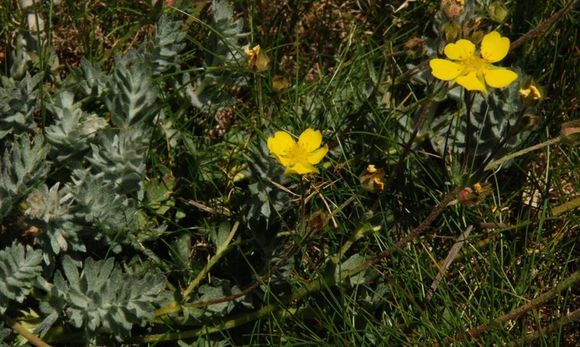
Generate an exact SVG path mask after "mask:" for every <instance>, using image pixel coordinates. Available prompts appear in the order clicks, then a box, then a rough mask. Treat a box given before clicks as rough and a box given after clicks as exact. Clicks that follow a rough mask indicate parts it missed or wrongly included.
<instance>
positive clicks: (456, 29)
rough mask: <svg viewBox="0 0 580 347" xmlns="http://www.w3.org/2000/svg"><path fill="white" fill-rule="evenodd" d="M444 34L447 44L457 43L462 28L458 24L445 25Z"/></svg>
mask: <svg viewBox="0 0 580 347" xmlns="http://www.w3.org/2000/svg"><path fill="white" fill-rule="evenodd" d="M442 29H443V34H444V36H445V41H447V42H455V41H457V39H458V38H459V34H460V33H461V27H460V26H459V24H457V23H452V22H449V23H445V24H443V27H442Z"/></svg>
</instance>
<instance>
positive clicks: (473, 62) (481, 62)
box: [462, 55, 489, 74]
mask: <svg viewBox="0 0 580 347" xmlns="http://www.w3.org/2000/svg"><path fill="white" fill-rule="evenodd" d="M462 63H463V68H464V73H470V72H475V73H478V74H479V73H481V72H483V70H484V69H485V68H486V67H487V66H488V65H489V63H488V62H487V60H485V59H483V58H481V57H479V56H477V55H473V56H471V57H469V58H467V59H465V60H464V61H463V62H462Z"/></svg>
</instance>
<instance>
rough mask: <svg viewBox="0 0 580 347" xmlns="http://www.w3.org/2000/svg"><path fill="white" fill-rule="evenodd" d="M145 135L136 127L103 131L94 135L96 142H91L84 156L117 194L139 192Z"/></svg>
mask: <svg viewBox="0 0 580 347" xmlns="http://www.w3.org/2000/svg"><path fill="white" fill-rule="evenodd" d="M146 140H147V137H146V135H145V134H144V133H143V131H142V130H141V129H140V128H138V127H131V128H126V129H122V130H121V131H119V132H114V131H112V130H109V131H104V132H102V133H101V134H99V136H98V143H96V144H91V149H92V153H91V156H89V157H87V160H88V161H89V162H90V163H91V167H92V168H93V172H95V173H96V174H101V175H103V178H104V180H105V181H109V182H112V183H113V185H114V187H115V191H116V192H117V193H119V194H133V193H136V192H141V191H142V180H143V175H144V173H145V153H146V151H147V142H146Z"/></svg>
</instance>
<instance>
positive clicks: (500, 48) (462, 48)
mask: <svg viewBox="0 0 580 347" xmlns="http://www.w3.org/2000/svg"><path fill="white" fill-rule="evenodd" d="M509 49H510V40H509V39H508V38H507V37H502V36H501V35H500V34H499V33H498V32H497V31H493V32H491V33H489V34H487V35H485V36H484V37H483V41H482V42H481V50H480V53H479V54H475V45H474V44H473V43H472V42H471V41H469V40H465V39H461V40H459V41H457V42H455V43H449V44H447V45H446V46H445V50H444V52H445V55H446V56H447V58H449V59H451V60H448V59H431V61H430V62H429V66H431V73H432V74H433V76H434V77H436V78H438V79H440V80H443V81H453V82H456V83H458V84H459V85H461V86H463V87H464V88H465V89H467V90H477V91H482V92H486V91H487V86H489V87H492V88H503V87H505V86H507V85H509V84H510V83H512V82H513V81H515V80H516V78H518V74H517V73H515V72H513V71H511V70H508V69H504V68H501V67H497V66H494V65H492V63H496V62H498V61H500V60H502V59H503V58H505V56H506V55H507V53H508V51H509Z"/></svg>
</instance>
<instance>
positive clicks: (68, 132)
mask: <svg viewBox="0 0 580 347" xmlns="http://www.w3.org/2000/svg"><path fill="white" fill-rule="evenodd" d="M47 108H48V109H49V110H50V111H51V112H52V113H53V114H54V115H55V121H56V122H55V124H53V125H51V126H49V127H47V128H46V129H45V134H46V135H45V136H46V140H47V141H48V142H49V143H50V144H51V145H52V146H53V147H52V148H51V156H52V157H55V158H56V160H57V161H59V162H64V163H65V164H67V163H68V164H69V165H70V161H67V160H68V159H71V157H75V156H77V155H79V154H81V153H82V152H84V151H86V150H87V149H88V148H89V144H90V143H92V142H93V140H94V138H95V135H96V133H97V132H98V131H99V130H101V129H102V128H104V127H106V126H107V121H106V120H105V119H103V118H101V117H99V116H97V115H96V114H88V113H86V112H84V111H83V110H82V109H81V108H80V107H79V105H75V104H74V95H73V93H71V92H69V91H64V92H62V93H61V94H59V95H58V96H57V98H56V100H55V101H54V103H52V104H49V105H47Z"/></svg>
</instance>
